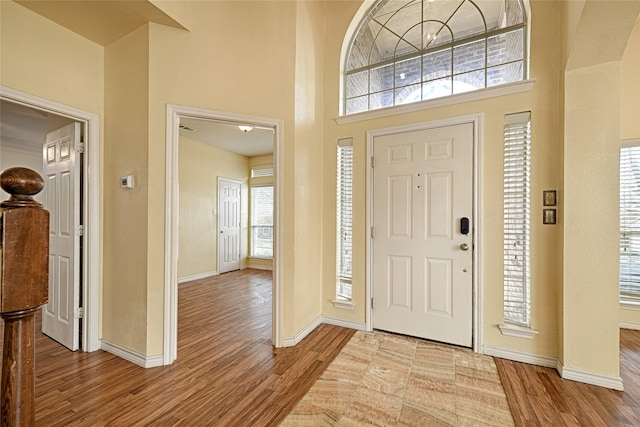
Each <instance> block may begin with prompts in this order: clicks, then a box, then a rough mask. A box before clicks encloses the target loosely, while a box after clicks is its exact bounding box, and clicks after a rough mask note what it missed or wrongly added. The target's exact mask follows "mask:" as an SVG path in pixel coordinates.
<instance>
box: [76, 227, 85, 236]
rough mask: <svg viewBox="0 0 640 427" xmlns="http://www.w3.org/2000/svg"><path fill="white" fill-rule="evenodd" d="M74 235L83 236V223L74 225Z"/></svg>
mask: <svg viewBox="0 0 640 427" xmlns="http://www.w3.org/2000/svg"><path fill="white" fill-rule="evenodd" d="M76 236H84V225H79V226H77V227H76Z"/></svg>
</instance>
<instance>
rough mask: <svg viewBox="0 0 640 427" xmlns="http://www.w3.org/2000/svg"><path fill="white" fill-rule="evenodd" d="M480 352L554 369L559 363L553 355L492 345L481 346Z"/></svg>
mask: <svg viewBox="0 0 640 427" xmlns="http://www.w3.org/2000/svg"><path fill="white" fill-rule="evenodd" d="M482 353H483V354H486V355H487V356H493V357H499V358H501V359H507V360H513V361H514V362H521V363H528V364H530V365H538V366H544V367H545V368H553V369H556V368H557V367H558V363H560V362H559V361H558V359H557V358H555V357H549V356H540V355H538V354H531V353H525V352H522V351H517V350H510V349H506V348H499V347H492V346H490V345H485V346H483V347H482Z"/></svg>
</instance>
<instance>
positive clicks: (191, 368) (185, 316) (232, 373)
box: [0, 270, 640, 426]
mask: <svg viewBox="0 0 640 427" xmlns="http://www.w3.org/2000/svg"><path fill="white" fill-rule="evenodd" d="M1 323H2V322H1V321H0V326H1ZM38 328H39V324H38ZM0 331H1V329H0ZM353 334H354V331H352V330H348V329H344V328H339V327H334V326H329V325H322V326H320V327H319V328H317V329H316V330H315V331H314V332H313V333H311V334H310V335H309V336H308V337H307V338H306V339H305V340H303V341H302V342H301V343H300V344H298V345H297V346H295V347H292V348H285V349H274V348H273V347H272V346H271V342H270V340H271V274H270V272H263V271H258V270H243V271H241V272H233V273H227V274H224V275H222V276H218V277H214V278H210V279H203V280H199V281H195V282H191V283H185V284H182V285H180V288H179V326H178V337H179V346H178V360H177V361H176V362H175V363H174V364H173V365H171V366H168V367H159V368H152V369H143V368H140V367H138V366H136V365H133V364H131V363H129V362H126V361H124V360H123V359H120V358H118V357H116V356H113V355H111V354H109V353H106V352H103V351H97V352H93V353H79V352H75V353H74V352H70V351H68V350H66V349H65V348H64V347H62V346H60V345H59V344H57V343H56V342H54V341H52V340H50V339H49V338H47V337H45V336H44V335H42V334H41V333H37V334H36V349H37V355H36V376H37V377H36V425H37V426H106V425H114V426H139V425H153V426H174V425H188V426H214V425H215V426H275V425H277V424H278V423H279V422H280V421H281V420H282V419H283V418H284V417H285V416H286V415H287V413H289V412H290V411H291V409H292V408H293V407H294V406H295V404H296V403H297V402H298V401H299V400H300V399H301V398H302V397H303V395H304V394H305V393H306V392H307V390H309V388H310V387H311V386H312V384H313V383H314V382H315V381H316V379H317V378H318V377H319V376H320V375H321V374H322V372H323V371H324V369H325V368H326V367H327V366H328V365H329V364H330V362H331V361H332V360H333V359H334V357H335V356H336V355H337V354H338V353H339V352H340V350H341V349H342V348H343V346H344V345H345V344H346V343H347V341H349V339H350V338H351V337H352V336H353ZM0 336H1V332H0ZM0 345H1V340H0ZM496 365H497V367H498V370H499V373H500V375H501V379H502V383H503V386H504V389H505V392H506V395H507V399H508V400H509V406H510V408H511V412H512V415H513V418H514V421H515V423H516V425H518V426H545V425H553V426H560V425H567V426H571V425H582V426H632V425H634V426H637V425H640V421H639V420H640V331H629V330H622V331H621V375H622V378H623V380H624V385H625V391H624V392H616V391H612V390H607V389H603V388H599V387H595V386H589V385H586V384H580V383H575V382H572V381H565V380H562V379H560V378H559V377H558V374H557V373H556V372H555V371H554V370H552V369H546V368H540V367H536V366H533V365H526V364H522V363H517V362H511V361H506V360H501V359H496Z"/></svg>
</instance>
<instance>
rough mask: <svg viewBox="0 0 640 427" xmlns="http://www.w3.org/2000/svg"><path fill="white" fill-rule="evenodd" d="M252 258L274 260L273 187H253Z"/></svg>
mask: <svg viewBox="0 0 640 427" xmlns="http://www.w3.org/2000/svg"><path fill="white" fill-rule="evenodd" d="M251 256H252V257H256V258H273V185H253V186H251Z"/></svg>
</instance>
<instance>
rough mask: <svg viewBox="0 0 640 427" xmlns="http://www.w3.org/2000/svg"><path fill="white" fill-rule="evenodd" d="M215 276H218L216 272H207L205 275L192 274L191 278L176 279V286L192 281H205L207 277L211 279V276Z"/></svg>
mask: <svg viewBox="0 0 640 427" xmlns="http://www.w3.org/2000/svg"><path fill="white" fill-rule="evenodd" d="M217 275H218V272H217V271H209V272H206V273H201V274H194V275H193V276H186V277H178V284H180V283H185V282H191V281H193V280H200V279H206V278H207V277H213V276H217Z"/></svg>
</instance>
